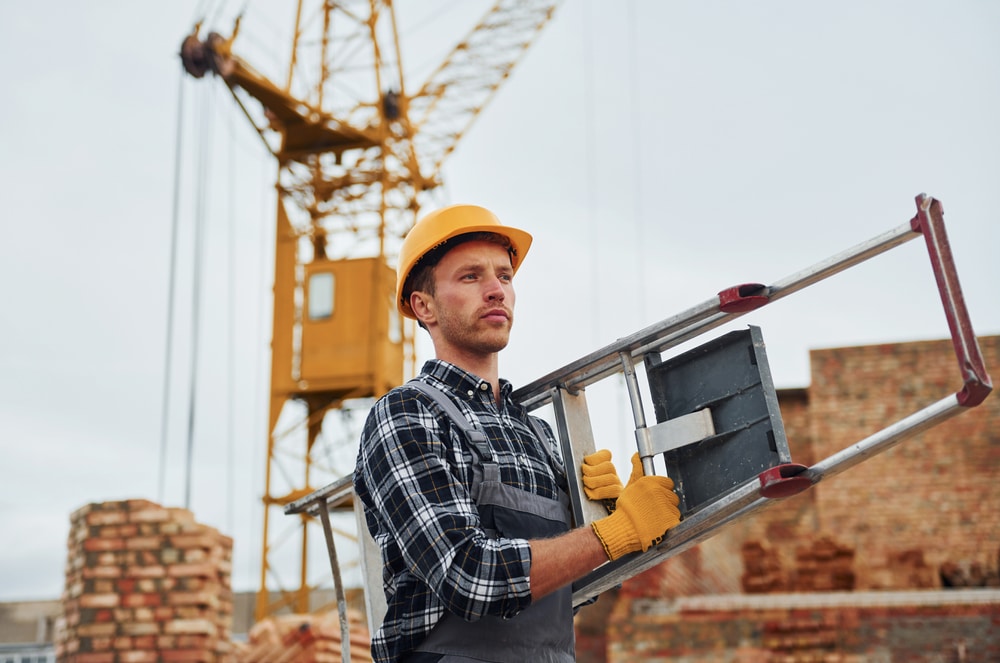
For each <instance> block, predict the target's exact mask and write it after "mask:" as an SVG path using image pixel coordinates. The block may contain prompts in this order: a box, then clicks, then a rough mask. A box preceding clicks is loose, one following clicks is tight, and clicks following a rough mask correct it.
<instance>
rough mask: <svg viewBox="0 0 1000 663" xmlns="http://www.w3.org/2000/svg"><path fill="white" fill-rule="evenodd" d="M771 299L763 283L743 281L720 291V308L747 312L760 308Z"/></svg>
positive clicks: (729, 311) (721, 309)
mask: <svg viewBox="0 0 1000 663" xmlns="http://www.w3.org/2000/svg"><path fill="white" fill-rule="evenodd" d="M768 301H769V297H768V292H767V286H765V285H764V284H763V283H741V284H740V285H734V286H733V287H732V288H726V289H725V290H723V291H722V292H720V293H719V310H720V311H722V312H723V313H745V312H746V311H752V310H754V309H757V308H760V307H761V306H763V305H764V304H766V303H767V302H768Z"/></svg>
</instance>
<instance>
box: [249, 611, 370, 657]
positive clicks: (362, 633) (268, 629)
mask: <svg viewBox="0 0 1000 663" xmlns="http://www.w3.org/2000/svg"><path fill="white" fill-rule="evenodd" d="M360 621H361V620H360V618H359V617H357V616H354V617H353V618H352V619H350V620H349V625H350V631H349V637H350V643H351V660H352V661H359V662H360V663H366V662H367V663H371V660H372V657H371V638H370V637H369V636H368V629H366V628H365V627H364V626H363V625H361V624H360ZM247 639H248V641H247V642H246V643H238V644H236V645H235V647H236V651H235V654H236V659H237V660H238V661H239V662H240V663H292V662H294V663H339V662H340V660H341V634H340V619H339V617H338V615H337V614H336V613H319V614H308V615H280V616H277V617H269V618H267V619H265V620H262V621H260V622H257V623H256V624H254V625H253V627H251V629H250V632H249V633H247Z"/></svg>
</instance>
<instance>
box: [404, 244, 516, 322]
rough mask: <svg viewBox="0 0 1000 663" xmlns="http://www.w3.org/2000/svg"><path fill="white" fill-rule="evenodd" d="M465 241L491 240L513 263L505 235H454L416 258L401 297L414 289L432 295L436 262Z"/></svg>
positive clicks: (407, 295)
mask: <svg viewBox="0 0 1000 663" xmlns="http://www.w3.org/2000/svg"><path fill="white" fill-rule="evenodd" d="M466 242H491V243H493V244H498V245H499V246H502V247H503V248H504V249H506V250H507V255H509V256H510V257H511V263H512V264H513V260H514V247H513V245H511V243H510V239H508V238H507V236H506V235H501V234H500V233H494V232H488V231H478V232H471V233H463V234H461V235H455V236H454V237H452V238H450V239H448V240H445V241H444V242H441V243H440V244H438V245H437V246H435V247H434V248H432V249H431V250H430V251H428V252H427V253H425V254H424V255H422V256H420V259H419V260H417V262H416V263H415V264H414V265H413V268H412V269H411V270H410V273H409V274H408V275H407V277H406V283H404V284H403V299H404V300H409V299H410V295H411V294H413V293H414V292H416V291H420V292H426V293H427V294H429V295H431V296H433V295H434V268H435V267H437V264H438V263H439V262H441V259H442V258H444V256H445V254H446V253H448V251H451V250H452V249H453V248H455V247H456V246H458V245H459V244H465V243H466ZM417 323H418V324H419V325H420V326H421V327H424V323H422V322H420V321H419V320H418V321H417ZM424 329H426V327H424Z"/></svg>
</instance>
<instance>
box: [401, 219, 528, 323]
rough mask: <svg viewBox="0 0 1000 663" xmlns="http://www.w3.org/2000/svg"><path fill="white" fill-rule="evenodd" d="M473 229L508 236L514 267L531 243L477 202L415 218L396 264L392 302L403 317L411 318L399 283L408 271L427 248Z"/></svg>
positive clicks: (411, 314) (402, 281) (406, 275)
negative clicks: (394, 300) (394, 297)
mask: <svg viewBox="0 0 1000 663" xmlns="http://www.w3.org/2000/svg"><path fill="white" fill-rule="evenodd" d="M475 232H492V233H496V234H498V235H503V236H504V237H506V238H507V239H509V240H510V246H511V255H510V263H511V267H513V268H514V272H515V273H517V268H518V267H520V266H521V263H522V262H523V261H524V256H525V254H526V253H528V248H529V247H530V246H531V235H530V234H528V233H526V232H525V231H523V230H519V229H517V228H512V227H510V226H505V225H503V224H502V223H500V219H498V218H497V217H496V215H495V214H494V213H493V212H491V211H489V210H488V209H486V208H485V207H479V206H478V205H450V206H448V207H442V208H441V209H437V210H434V211H433V212H431V213H430V214H428V215H427V216H425V217H424V218H422V219H420V220H419V221H417V223H416V224H414V226H413V227H412V228H410V232H409V233H407V235H406V238H405V239H404V240H403V246H402V248H400V250H399V266H398V267H397V268H396V306H397V307H398V308H399V312H400V313H402V314H403V315H404V316H406V317H407V318H414V319H416V316H414V315H413V310H412V309H411V308H410V302H409V301H407V300H405V299H404V298H403V286H404V285H406V279H407V278H408V277H409V276H410V271H411V270H412V269H413V267H414V266H415V265H416V264H417V262H418V261H419V260H420V259H421V258H423V257H424V256H425V255H426V254H427V253H428V252H429V251H430V250H431V249H434V248H436V247H438V246H440V245H441V244H444V243H445V242H447V241H448V240H449V239H451V238H452V237H457V236H459V235H464V234H466V233H475Z"/></svg>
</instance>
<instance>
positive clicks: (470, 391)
mask: <svg viewBox="0 0 1000 663" xmlns="http://www.w3.org/2000/svg"><path fill="white" fill-rule="evenodd" d="M474 393H475V392H474V391H472V390H471V389H470V390H469V398H472V394H474Z"/></svg>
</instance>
